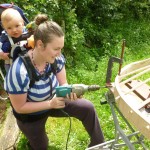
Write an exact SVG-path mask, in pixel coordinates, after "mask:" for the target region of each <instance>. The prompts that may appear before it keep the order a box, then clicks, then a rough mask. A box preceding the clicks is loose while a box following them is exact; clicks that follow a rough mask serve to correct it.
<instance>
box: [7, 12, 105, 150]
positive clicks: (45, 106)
mask: <svg viewBox="0 0 150 150" xmlns="http://www.w3.org/2000/svg"><path fill="white" fill-rule="evenodd" d="M35 23H36V25H37V27H36V29H35V31H34V44H35V48H34V49H33V50H30V51H29V52H28V55H29V57H30V59H31V62H32V64H33V65H34V67H35V69H36V73H37V74H38V75H43V74H45V73H46V72H48V71H49V70H50V69H51V64H52V63H54V61H55V59H56V61H57V71H56V74H54V73H51V75H49V76H48V77H47V76H44V75H43V77H42V78H41V79H40V80H39V81H37V82H35V83H34V85H33V86H32V87H30V86H29V84H30V78H29V75H28V73H27V69H26V68H25V66H24V64H23V62H22V59H21V58H20V57H19V58H17V59H16V61H15V62H14V63H13V65H12V66H11V69H10V71H9V72H8V75H7V77H6V80H5V89H6V91H7V92H8V93H9V97H10V101H11V104H12V107H13V110H14V116H15V117H16V119H17V124H18V126H19V128H20V130H21V131H22V132H23V133H24V134H25V136H26V137H27V138H28V140H29V143H30V145H31V147H32V149H34V150H46V149H47V148H48V138H47V135H46V132H45V123H46V120H47V118H48V117H49V116H55V117H57V116H58V117H63V116H65V115H64V113H62V111H61V110H63V111H65V112H66V113H68V114H69V116H71V117H75V118H77V119H79V120H80V121H82V123H83V125H84V127H85V129H86V131H87V132H88V134H89V136H90V139H91V142H90V144H89V146H94V145H96V144H99V143H102V142H104V137H103V134H102V131H101V128H100V124H99V121H98V117H97V115H96V112H95V109H94V107H93V105H92V103H91V102H90V101H88V100H85V99H77V96H76V94H75V93H72V94H71V95H70V96H68V97H67V98H63V97H55V96H53V95H54V94H55V87H57V86H59V85H67V84H68V83H67V79H66V70H65V59H64V57H63V55H62V54H61V50H62V48H63V47H64V33H63V31H62V29H61V27H60V26H59V25H58V24H57V23H55V22H53V21H48V17H47V16H46V15H42V14H41V15H38V16H37V17H36V18H35Z"/></svg>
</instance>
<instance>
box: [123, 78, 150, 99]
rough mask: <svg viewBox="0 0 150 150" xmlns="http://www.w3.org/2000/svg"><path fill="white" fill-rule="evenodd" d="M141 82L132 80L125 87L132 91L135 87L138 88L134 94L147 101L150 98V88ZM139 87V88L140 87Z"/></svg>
mask: <svg viewBox="0 0 150 150" xmlns="http://www.w3.org/2000/svg"><path fill="white" fill-rule="evenodd" d="M142 83H143V82H142V81H140V80H132V81H130V82H128V83H126V84H125V85H126V86H127V87H129V88H130V89H134V87H137V88H136V89H134V90H133V92H134V93H135V94H136V95H137V96H139V97H140V98H141V99H142V100H146V99H148V98H149V97H150V87H149V86H148V85H147V84H145V83H143V84H142ZM138 85H139V87H138Z"/></svg>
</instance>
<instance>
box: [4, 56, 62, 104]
mask: <svg viewBox="0 0 150 150" xmlns="http://www.w3.org/2000/svg"><path fill="white" fill-rule="evenodd" d="M56 61H57V70H56V73H58V72H60V71H61V70H62V68H63V67H64V65H65V58H64V56H63V55H61V56H59V57H57V58H56ZM50 69H51V64H48V65H47V68H46V72H48V71H49V70H50ZM36 73H37V74H39V73H38V72H37V71H36ZM29 84H30V79H29V75H28V73H27V69H26V68H25V65H24V63H23V61H22V59H21V58H20V57H18V58H17V59H16V60H15V62H14V63H13V65H12V66H11V68H10V70H9V72H8V74H7V76H6V78H5V82H4V88H5V90H6V91H7V92H8V93H9V94H23V93H28V94H27V99H28V101H33V102H36V101H38V102H39V101H44V100H47V99H49V98H50V97H51V96H52V95H51V94H50V93H51V92H52V94H55V87H57V86H58V85H59V83H58V80H57V78H56V76H55V74H53V72H52V73H51V74H50V75H49V77H42V78H41V79H40V80H39V81H36V82H35V83H34V85H33V86H32V87H29ZM51 87H52V89H51Z"/></svg>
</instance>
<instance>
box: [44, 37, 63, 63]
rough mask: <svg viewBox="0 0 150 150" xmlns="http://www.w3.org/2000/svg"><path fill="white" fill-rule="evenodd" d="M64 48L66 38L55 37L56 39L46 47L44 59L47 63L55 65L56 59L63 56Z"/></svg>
mask: <svg viewBox="0 0 150 150" xmlns="http://www.w3.org/2000/svg"><path fill="white" fill-rule="evenodd" d="M63 47H64V36H62V37H54V39H53V40H52V41H51V42H50V43H47V45H46V47H44V51H43V58H44V59H45V61H46V62H49V63H54V61H55V58H56V57H57V56H59V55H60V54H61V50H62V48H63Z"/></svg>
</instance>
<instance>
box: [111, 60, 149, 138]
mask: <svg viewBox="0 0 150 150" xmlns="http://www.w3.org/2000/svg"><path fill="white" fill-rule="evenodd" d="M149 72H150V59H146V60H143V61H138V62H134V63H131V64H129V65H127V66H125V67H124V68H122V70H121V74H120V75H117V76H116V78H115V82H114V84H113V87H114V89H113V93H114V96H115V101H116V104H117V106H118V108H119V110H120V111H121V113H122V114H123V115H124V117H125V118H126V119H127V120H128V121H129V122H130V123H131V124H132V125H133V126H134V127H135V128H136V129H137V130H138V131H139V132H141V133H142V134H143V135H144V136H145V137H146V138H148V139H150V113H148V112H147V110H150V108H149V109H148V108H146V107H147V105H148V104H149V103H150V86H149V85H148V82H149V80H150V74H149ZM145 76H146V80H145V81H143V80H142V79H143V78H144V77H145Z"/></svg>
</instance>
